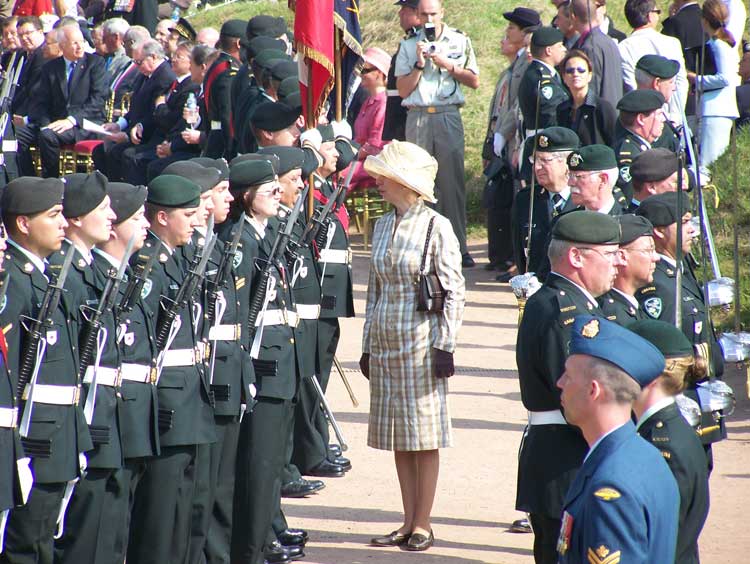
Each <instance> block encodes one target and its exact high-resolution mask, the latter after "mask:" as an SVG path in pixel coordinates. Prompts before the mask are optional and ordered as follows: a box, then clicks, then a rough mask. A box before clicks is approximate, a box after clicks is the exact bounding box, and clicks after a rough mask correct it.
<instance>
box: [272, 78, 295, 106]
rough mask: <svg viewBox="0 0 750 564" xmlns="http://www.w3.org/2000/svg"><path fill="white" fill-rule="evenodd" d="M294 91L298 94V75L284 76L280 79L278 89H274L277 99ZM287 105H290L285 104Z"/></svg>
mask: <svg viewBox="0 0 750 564" xmlns="http://www.w3.org/2000/svg"><path fill="white" fill-rule="evenodd" d="M294 93H297V94H299V77H298V76H288V77H286V78H285V79H284V80H282V81H281V83H280V84H279V87H278V89H277V90H276V94H278V96H279V99H282V98H286V97H287V96H289V95H290V94H294ZM282 101H283V100H282ZM287 105H291V104H287Z"/></svg>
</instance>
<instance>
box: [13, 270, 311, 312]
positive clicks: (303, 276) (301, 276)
mask: <svg viewBox="0 0 750 564" xmlns="http://www.w3.org/2000/svg"><path fill="white" fill-rule="evenodd" d="M299 275H300V278H307V267H306V266H303V267H302V268H300V269H299ZM0 312H2V310H1V309H0Z"/></svg>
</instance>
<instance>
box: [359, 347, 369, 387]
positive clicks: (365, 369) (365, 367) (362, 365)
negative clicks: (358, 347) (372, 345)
mask: <svg viewBox="0 0 750 564" xmlns="http://www.w3.org/2000/svg"><path fill="white" fill-rule="evenodd" d="M359 369H360V370H361V371H362V374H364V376H365V378H367V379H368V380H369V379H370V353H362V356H361V357H359Z"/></svg>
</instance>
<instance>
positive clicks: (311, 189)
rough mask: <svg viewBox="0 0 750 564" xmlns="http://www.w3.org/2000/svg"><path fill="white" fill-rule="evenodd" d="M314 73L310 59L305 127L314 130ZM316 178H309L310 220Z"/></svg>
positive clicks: (308, 202)
mask: <svg viewBox="0 0 750 564" xmlns="http://www.w3.org/2000/svg"><path fill="white" fill-rule="evenodd" d="M312 73H313V65H312V61H311V60H310V59H307V82H308V87H307V115H306V116H305V127H306V128H307V129H312V128H313V127H315V124H314V123H313V122H314V113H315V112H313V89H312ZM314 183H315V178H314V177H313V173H312V172H311V173H310V176H309V177H308V178H307V185H308V186H309V190H308V191H307V219H308V220H310V219H311V218H312V216H313V211H314V209H315V194H314V192H315V184H314Z"/></svg>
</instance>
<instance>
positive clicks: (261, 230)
mask: <svg viewBox="0 0 750 564" xmlns="http://www.w3.org/2000/svg"><path fill="white" fill-rule="evenodd" d="M245 221H247V222H248V223H249V224H250V226H251V227H252V228H253V229H255V230H256V231H257V232H258V235H260V236H261V237H265V236H266V225H267V224H268V220H266V221H265V222H263V223H261V222H259V221H258V220H257V219H255V218H254V217H252V216H249V215H245Z"/></svg>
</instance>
